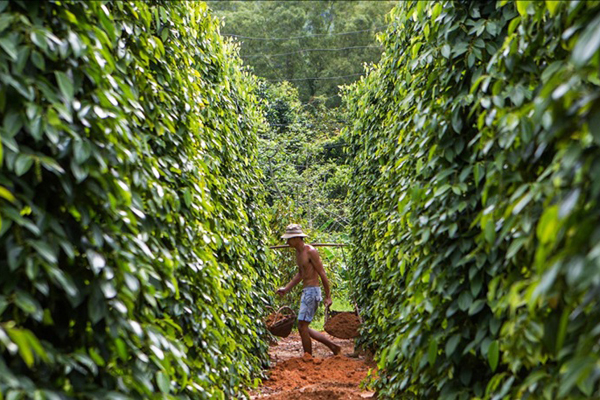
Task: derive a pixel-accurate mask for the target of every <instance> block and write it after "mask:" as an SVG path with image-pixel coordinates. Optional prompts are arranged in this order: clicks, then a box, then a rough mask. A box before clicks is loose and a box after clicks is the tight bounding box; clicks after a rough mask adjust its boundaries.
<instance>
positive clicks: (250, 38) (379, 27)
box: [221, 25, 389, 41]
mask: <svg viewBox="0 0 600 400" xmlns="http://www.w3.org/2000/svg"><path fill="white" fill-rule="evenodd" d="M388 26H389V25H381V26H376V27H374V28H370V29H363V30H359V31H350V32H337V33H314V34H309V35H304V36H291V37H287V38H267V37H252V36H242V35H236V34H233V33H222V34H221V35H223V36H229V37H234V38H238V39H248V40H266V41H269V40H295V39H306V38H311V37H319V36H341V35H351V34H354V33H362V32H369V31H376V30H378V29H381V28H387V27H388Z"/></svg>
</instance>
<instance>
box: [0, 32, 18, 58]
mask: <svg viewBox="0 0 600 400" xmlns="http://www.w3.org/2000/svg"><path fill="white" fill-rule="evenodd" d="M0 48H2V49H3V50H4V52H5V53H6V54H8V56H9V57H10V58H11V59H12V60H13V61H17V56H18V51H17V44H16V42H15V41H14V40H13V39H11V38H10V37H7V36H5V37H3V38H0Z"/></svg>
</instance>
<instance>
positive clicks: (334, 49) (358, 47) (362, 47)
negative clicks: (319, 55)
mask: <svg viewBox="0 0 600 400" xmlns="http://www.w3.org/2000/svg"><path fill="white" fill-rule="evenodd" d="M380 48H381V46H350V47H335V48H331V49H301V50H296V51H290V52H288V53H275V54H251V55H249V56H240V57H241V58H254V57H275V56H287V55H290V54H295V53H302V52H309V51H340V50H352V49H380Z"/></svg>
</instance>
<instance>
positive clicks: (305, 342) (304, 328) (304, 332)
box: [298, 320, 312, 355]
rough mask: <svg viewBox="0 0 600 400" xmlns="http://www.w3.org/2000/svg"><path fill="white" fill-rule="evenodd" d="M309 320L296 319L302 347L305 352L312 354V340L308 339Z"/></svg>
mask: <svg viewBox="0 0 600 400" xmlns="http://www.w3.org/2000/svg"><path fill="white" fill-rule="evenodd" d="M308 324H310V322H309V321H300V320H298V332H300V339H302V348H303V349H304V352H305V353H308V354H310V355H312V342H311V341H310V336H311V334H310V331H312V329H309V328H308Z"/></svg>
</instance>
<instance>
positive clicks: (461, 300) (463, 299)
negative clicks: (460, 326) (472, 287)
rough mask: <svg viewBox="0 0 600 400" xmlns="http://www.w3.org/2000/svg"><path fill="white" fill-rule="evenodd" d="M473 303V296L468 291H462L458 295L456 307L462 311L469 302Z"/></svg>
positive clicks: (465, 309)
mask: <svg viewBox="0 0 600 400" xmlns="http://www.w3.org/2000/svg"><path fill="white" fill-rule="evenodd" d="M472 303H473V296H471V293H470V292H468V291H463V292H462V293H461V294H460V296H458V308H460V309H461V310H462V311H467V310H468V309H469V308H470V307H471V304H472Z"/></svg>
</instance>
